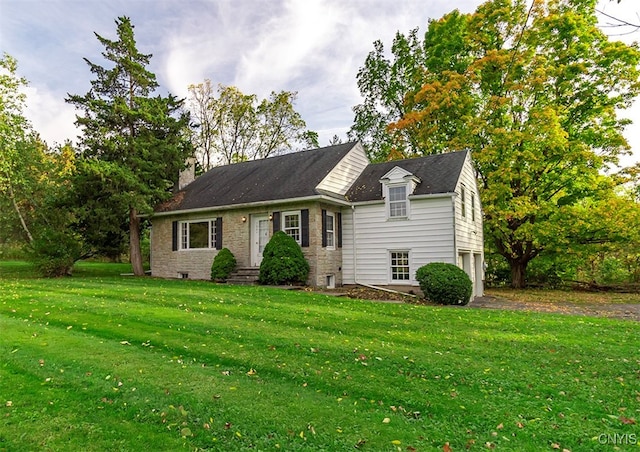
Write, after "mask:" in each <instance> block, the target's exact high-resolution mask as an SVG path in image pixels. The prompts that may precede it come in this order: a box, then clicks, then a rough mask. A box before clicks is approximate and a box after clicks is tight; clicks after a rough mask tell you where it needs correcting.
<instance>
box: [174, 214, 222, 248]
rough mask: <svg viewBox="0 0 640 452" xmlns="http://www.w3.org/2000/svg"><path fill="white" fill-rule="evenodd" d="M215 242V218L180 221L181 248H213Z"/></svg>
mask: <svg viewBox="0 0 640 452" xmlns="http://www.w3.org/2000/svg"><path fill="white" fill-rule="evenodd" d="M215 243H216V222H215V220H204V221H203V220H198V221H183V222H182V223H180V247H181V249H183V250H192V249H201V248H213V247H215Z"/></svg>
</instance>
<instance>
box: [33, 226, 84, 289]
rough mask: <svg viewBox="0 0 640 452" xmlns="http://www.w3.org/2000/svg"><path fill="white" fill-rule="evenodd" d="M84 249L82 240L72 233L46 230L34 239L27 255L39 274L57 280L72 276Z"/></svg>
mask: <svg viewBox="0 0 640 452" xmlns="http://www.w3.org/2000/svg"><path fill="white" fill-rule="evenodd" d="M82 249H83V244H82V240H81V239H80V238H79V237H78V236H76V235H75V234H73V233H72V232H68V231H57V230H54V229H44V230H43V231H41V232H40V233H38V234H37V235H36V236H35V237H34V240H33V242H32V243H31V244H30V245H29V248H28V250H27V253H28V259H29V261H31V262H32V263H33V264H34V266H35V268H36V270H37V271H38V273H40V274H41V275H42V276H45V277H48V278H55V277H58V276H67V275H70V274H71V269H72V268H73V264H75V262H76V261H77V260H79V259H80V258H81V257H82V255H83V252H82Z"/></svg>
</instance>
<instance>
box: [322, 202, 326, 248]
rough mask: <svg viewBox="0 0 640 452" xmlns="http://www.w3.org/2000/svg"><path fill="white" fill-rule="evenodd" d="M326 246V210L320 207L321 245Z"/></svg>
mask: <svg viewBox="0 0 640 452" xmlns="http://www.w3.org/2000/svg"><path fill="white" fill-rule="evenodd" d="M326 246H327V211H326V210H325V209H322V247H323V248H326Z"/></svg>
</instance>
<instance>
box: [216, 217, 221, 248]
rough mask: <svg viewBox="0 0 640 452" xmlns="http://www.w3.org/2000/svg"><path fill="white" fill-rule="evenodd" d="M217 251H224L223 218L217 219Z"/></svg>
mask: <svg viewBox="0 0 640 452" xmlns="http://www.w3.org/2000/svg"><path fill="white" fill-rule="evenodd" d="M216 249H217V250H221V249H222V217H217V218H216Z"/></svg>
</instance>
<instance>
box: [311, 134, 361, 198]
mask: <svg viewBox="0 0 640 452" xmlns="http://www.w3.org/2000/svg"><path fill="white" fill-rule="evenodd" d="M368 164H369V159H367V155H366V154H365V152H364V148H363V147H362V145H361V144H360V143H357V144H356V145H355V146H354V147H353V148H351V150H350V151H349V153H348V154H347V155H345V156H344V157H343V158H342V160H340V162H339V163H338V164H337V165H336V166H335V167H334V168H333V169H332V170H331V171H330V172H329V174H327V175H326V176H325V178H324V179H322V181H321V182H320V183H319V184H318V186H317V187H316V188H317V189H318V190H325V191H328V192H331V193H337V194H339V195H344V194H346V193H347V190H349V188H350V187H351V185H352V184H353V183H354V182H355V180H356V179H357V178H358V176H360V174H361V173H362V171H364V169H365V167H366V166H367V165H368Z"/></svg>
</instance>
